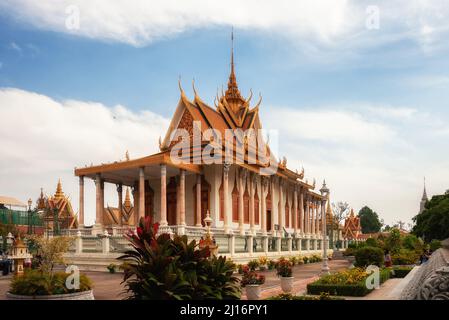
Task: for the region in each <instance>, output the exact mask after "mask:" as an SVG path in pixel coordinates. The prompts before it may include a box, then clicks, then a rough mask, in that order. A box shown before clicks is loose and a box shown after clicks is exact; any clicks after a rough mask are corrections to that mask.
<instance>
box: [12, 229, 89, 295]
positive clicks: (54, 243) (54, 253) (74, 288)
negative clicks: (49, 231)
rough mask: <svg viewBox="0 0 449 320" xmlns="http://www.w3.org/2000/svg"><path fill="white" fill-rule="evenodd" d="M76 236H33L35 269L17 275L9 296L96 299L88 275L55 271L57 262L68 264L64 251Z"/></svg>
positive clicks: (30, 241) (29, 241)
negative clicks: (46, 237) (77, 275)
mask: <svg viewBox="0 0 449 320" xmlns="http://www.w3.org/2000/svg"><path fill="white" fill-rule="evenodd" d="M71 241H72V239H71V238H68V237H54V238H52V239H45V238H44V237H31V238H30V239H29V240H28V244H30V243H33V245H35V250H36V251H35V255H34V259H33V260H35V261H34V262H35V266H36V268H35V269H26V270H25V272H24V273H23V274H18V275H15V276H14V278H13V279H12V281H11V285H10V289H9V291H8V292H7V294H6V296H7V298H8V299H10V300H31V299H33V300H94V296H93V291H92V284H91V281H90V279H89V278H88V277H86V276H85V275H83V274H79V279H78V280H79V282H78V281H76V279H75V277H74V275H75V273H66V272H55V271H54V267H55V266H56V265H64V264H65V262H64V259H63V255H64V253H65V252H66V251H67V249H68V248H69V246H70V243H71Z"/></svg>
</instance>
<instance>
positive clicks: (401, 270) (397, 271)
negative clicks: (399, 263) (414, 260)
mask: <svg viewBox="0 0 449 320" xmlns="http://www.w3.org/2000/svg"><path fill="white" fill-rule="evenodd" d="M412 269H413V267H394V268H393V269H392V270H391V271H392V276H393V277H394V278H405V276H406V275H407V274H408V273H409V272H410V271H412Z"/></svg>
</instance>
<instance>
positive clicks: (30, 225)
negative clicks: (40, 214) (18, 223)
mask: <svg viewBox="0 0 449 320" xmlns="http://www.w3.org/2000/svg"><path fill="white" fill-rule="evenodd" d="M32 203H33V201H32V200H31V198H30V199H28V234H32V233H33V227H32V224H33V212H32V211H31V204H32Z"/></svg>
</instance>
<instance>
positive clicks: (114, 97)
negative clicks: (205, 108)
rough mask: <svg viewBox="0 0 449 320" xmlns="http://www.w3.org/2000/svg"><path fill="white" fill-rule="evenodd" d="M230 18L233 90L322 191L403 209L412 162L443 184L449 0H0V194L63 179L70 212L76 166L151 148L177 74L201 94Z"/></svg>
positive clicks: (410, 206)
mask: <svg viewBox="0 0 449 320" xmlns="http://www.w3.org/2000/svg"><path fill="white" fill-rule="evenodd" d="M232 28H233V29H234V48H235V63H236V73H237V80H238V84H239V88H240V90H241V92H242V94H243V95H244V96H248V93H249V90H250V89H252V90H253V92H254V94H255V95H258V94H259V93H260V94H261V95H262V97H263V100H262V104H261V106H260V116H261V119H262V125H263V127H264V128H267V129H274V130H278V132H279V150H278V154H279V156H286V157H287V160H288V166H289V167H291V168H293V169H296V168H297V169H301V167H302V166H303V167H304V168H305V175H306V178H308V179H309V181H312V179H313V178H316V180H317V181H318V182H321V181H323V179H326V182H327V184H328V186H329V188H330V189H331V200H332V201H333V202H337V201H347V202H348V203H349V204H350V205H351V206H352V207H353V208H354V210H355V211H358V210H359V209H360V208H361V207H362V206H364V205H368V206H369V207H371V208H372V209H373V210H375V211H376V212H377V213H378V214H379V216H380V217H381V218H382V219H384V220H385V222H386V223H388V224H393V223H395V222H397V221H398V220H402V221H405V222H411V218H412V217H413V216H415V215H416V214H417V211H418V209H419V201H420V198H421V195H422V191H423V177H424V176H425V177H426V185H427V191H428V194H429V195H433V194H441V193H443V192H444V191H445V190H447V189H449V184H448V181H449V166H448V164H447V161H448V160H447V159H449V139H448V138H449V127H448V126H447V123H448V120H449V108H448V101H449V90H448V89H449V61H448V59H447V54H448V53H449V41H448V39H449V38H448V36H449V3H448V2H447V1H437V0H435V1H418V0H415V1H411V0H410V1H402V0H389V1H363V0H362V1H360V0H359V1H349V0H347V1H345V0H332V1H331V0H329V1H326V0H322V1H318V0H314V1H282V0H281V1H255V0H248V1H244V2H243V1H233V0H228V1H214V2H211V1H202V0H196V1H188V0H187V1H143V0H142V1H137V0H136V1H133V2H132V3H130V2H129V1H122V0H117V1H114V2H112V1H106V0H95V1H81V0H70V1H66V0H58V1H57V0H42V1H32V0H15V1H8V0H0V119H1V122H2V124H1V125H0V142H1V144H0V145H1V146H2V147H1V156H0V194H1V195H7V196H13V197H16V198H18V199H20V200H22V201H24V202H26V200H27V199H28V198H30V197H31V198H32V199H33V200H34V199H36V198H37V197H38V195H39V192H40V188H41V187H42V188H43V189H44V192H45V193H47V194H52V193H54V190H55V188H56V184H57V181H58V179H59V178H60V179H61V180H62V183H63V189H64V191H65V193H66V194H68V195H69V196H70V197H71V199H72V203H73V206H74V208H75V210H76V211H77V210H78V200H77V199H78V179H77V177H75V176H74V173H73V169H74V167H77V166H78V167H82V166H85V165H89V164H91V163H94V164H99V163H102V162H110V161H115V160H119V159H123V158H124V155H125V152H126V150H129V153H130V156H131V158H134V157H140V156H145V155H148V154H151V153H154V152H157V151H158V139H159V136H164V135H165V131H166V129H167V127H168V124H169V121H170V119H171V117H172V115H173V112H174V111H175V108H176V105H177V102H178V100H179V95H180V93H179V88H178V79H179V78H180V79H181V83H182V86H183V88H184V90H185V91H186V94H187V95H188V97H190V98H193V90H192V81H193V80H194V81H195V86H196V88H197V91H198V93H199V95H200V96H201V98H202V99H203V101H205V102H206V103H208V104H209V105H211V106H213V100H214V97H215V95H216V93H217V90H221V88H222V86H226V83H227V77H228V75H229V64H230V46H231V41H230V33H231V30H232ZM113 189H114V187H113V186H107V194H106V199H105V200H106V203H107V204H110V205H116V202H117V199H116V196H115V193H114V192H113ZM85 197H86V220H87V223H89V222H90V223H92V222H93V219H94V208H95V206H94V200H95V199H94V197H95V191H94V183H93V182H92V181H89V182H86V191H85Z"/></svg>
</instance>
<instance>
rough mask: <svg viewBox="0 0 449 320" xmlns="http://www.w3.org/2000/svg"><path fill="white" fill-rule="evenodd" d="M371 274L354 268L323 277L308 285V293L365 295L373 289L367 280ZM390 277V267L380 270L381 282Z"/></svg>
mask: <svg viewBox="0 0 449 320" xmlns="http://www.w3.org/2000/svg"><path fill="white" fill-rule="evenodd" d="M368 276H369V274H368V273H367V272H365V270H363V269H362V268H353V269H349V270H345V271H341V272H336V273H334V274H330V275H326V276H323V277H321V278H320V279H318V280H317V281H315V282H312V283H309V284H308V285H307V293H308V294H316V295H319V294H322V293H328V294H331V295H336V296H356V297H363V296H365V295H367V294H368V293H370V292H371V291H372V290H373V289H368V288H367V287H366V284H365V281H366V278H367V277H368ZM389 278H390V270H389V269H381V270H380V283H383V282H385V281H386V280H388V279H389Z"/></svg>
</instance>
